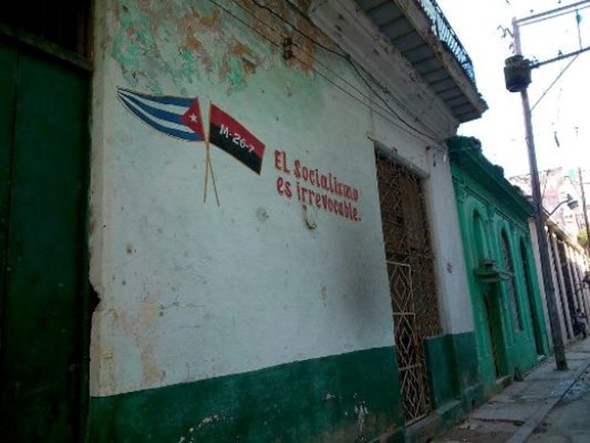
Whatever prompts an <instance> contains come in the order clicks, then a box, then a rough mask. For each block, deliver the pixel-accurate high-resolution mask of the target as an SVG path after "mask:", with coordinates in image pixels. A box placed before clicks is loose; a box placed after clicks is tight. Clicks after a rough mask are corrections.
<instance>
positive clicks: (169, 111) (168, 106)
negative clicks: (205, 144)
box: [117, 88, 205, 142]
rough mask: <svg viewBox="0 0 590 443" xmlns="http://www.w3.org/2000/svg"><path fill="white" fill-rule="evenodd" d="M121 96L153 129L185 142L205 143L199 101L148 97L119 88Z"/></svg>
mask: <svg viewBox="0 0 590 443" xmlns="http://www.w3.org/2000/svg"><path fill="white" fill-rule="evenodd" d="M117 96H118V97H119V99H120V100H121V102H122V103H123V104H124V105H125V107H126V108H127V109H128V110H129V111H131V112H132V113H133V114H135V116H136V117H138V118H139V119H140V120H141V121H143V122H144V123H146V124H147V125H149V126H151V127H152V128H154V129H157V130H158V131H160V132H162V133H164V134H166V135H169V136H171V137H176V138H179V139H182V140H187V141H193V142H198V141H203V140H205V131H204V129H203V120H202V118H201V108H200V106H199V100H198V99H197V98H183V97H173V96H168V95H162V96H158V95H148V94H142V93H140V92H135V91H131V90H129V89H124V88H117Z"/></svg>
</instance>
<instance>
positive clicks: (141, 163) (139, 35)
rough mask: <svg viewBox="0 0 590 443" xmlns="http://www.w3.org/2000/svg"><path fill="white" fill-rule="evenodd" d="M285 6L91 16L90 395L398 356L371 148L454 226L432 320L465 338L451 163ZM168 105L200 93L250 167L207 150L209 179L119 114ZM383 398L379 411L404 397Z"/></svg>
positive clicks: (115, 5) (119, 9)
mask: <svg viewBox="0 0 590 443" xmlns="http://www.w3.org/2000/svg"><path fill="white" fill-rule="evenodd" d="M285 5H286V3H283V2H276V4H274V3H273V8H275V10H276V11H278V14H279V15H280V16H282V19H279V18H278V17H277V15H275V14H272V13H270V12H269V10H267V9H265V8H263V7H259V6H256V4H255V3H254V2H243V3H242V2H234V1H220V2H219V3H218V2H210V1H202V2H188V1H182V0H173V1H169V2H162V3H157V2H141V1H133V0H119V1H116V0H110V1H106V2H104V3H103V4H101V5H99V6H98V8H97V13H96V17H97V29H96V33H97V44H96V48H95V50H96V60H97V63H96V71H95V80H94V102H93V161H92V185H91V187H92V202H91V206H92V220H91V239H90V243H91V281H92V285H93V286H94V288H95V289H96V291H97V293H98V295H99V298H100V304H99V305H98V308H97V310H96V312H95V314H94V317H93V331H92V349H91V353H92V364H91V395H92V396H94V397H103V396H112V395H115V394H122V393H130V392H135V391H140V390H145V389H149V388H159V387H163V386H169V385H175V384H179V383H189V382H196V381H199V380H207V379H211V378H214V377H222V376H227V375H231V374H241V373H246V372H249V371H255V370H260V369H263V368H269V367H272V366H277V365H281V364H285V363H293V362H297V361H306V360H310V359H317V358H321V357H327V356H335V355H340V354H346V353H355V352H359V351H365V350H371V349H383V348H390V349H391V351H390V353H389V355H391V356H392V357H391V358H392V359H393V356H394V350H393V345H394V343H393V324H392V312H391V304H390V298H389V286H388V277H387V269H386V266H385V261H384V251H383V238H382V229H381V220H380V210H379V201H378V193H377V183H376V173H375V157H374V149H375V146H374V140H376V141H379V142H380V143H382V144H383V145H384V146H385V147H386V149H389V150H391V151H392V152H394V151H395V152H396V155H398V156H399V157H400V158H401V159H403V161H404V162H405V164H407V165H410V166H411V167H412V168H414V169H415V170H417V171H418V172H419V173H420V174H421V175H422V176H423V177H424V178H425V180H426V183H427V186H428V192H429V194H430V196H429V201H430V202H431V203H432V208H431V209H430V215H431V217H432V218H433V220H434V221H435V220H437V219H439V218H443V219H444V218H445V217H447V219H448V216H449V215H450V217H451V218H450V223H451V224H450V225H449V226H441V227H439V228H436V229H434V231H433V232H434V235H435V249H436V251H437V252H440V253H444V258H443V261H442V263H443V264H442V265H439V269H437V271H438V274H439V275H438V279H439V282H443V283H444V284H443V285H442V287H441V288H440V291H439V293H440V296H441V297H442V298H443V299H446V301H445V302H444V303H443V304H442V309H443V316H445V320H444V323H445V327H446V328H447V330H449V331H453V332H461V331H466V330H471V329H472V323H471V320H470V319H469V318H467V316H463V317H460V316H458V315H456V314H453V315H451V314H449V313H450V312H451V311H452V310H453V309H454V306H455V303H457V304H456V306H457V307H459V308H460V309H463V306H464V305H465V303H466V301H467V303H468V294H467V289H466V285H465V282H464V281H463V280H461V279H459V277H457V276H456V275H457V274H455V273H454V272H455V270H458V269H461V267H462V266H463V265H462V260H463V258H462V255H461V253H460V251H459V248H458V246H456V245H458V244H459V242H458V227H457V225H456V218H457V217H456V214H455V212H454V208H453V206H452V205H451V204H450V202H451V197H452V188H451V184H450V183H451V182H450V173H449V168H448V164H447V163H446V162H447V160H446V156H444V155H443V154H444V152H443V151H440V149H441V147H440V146H438V147H437V148H436V149H437V150H439V151H440V152H439V154H438V157H437V158H434V159H433V152H434V151H433V150H432V149H431V147H432V146H433V143H435V141H432V140H425V139H424V137H420V136H417V135H416V134H415V133H413V132H412V131H409V130H408V128H405V127H404V126H403V125H401V124H391V121H392V120H395V119H396V117H395V115H393V114H392V113H391V112H387V109H384V108H383V106H380V107H379V109H377V105H376V102H375V101H374V98H373V99H369V98H371V97H372V94H374V91H373V90H371V89H370V88H368V87H367V83H366V82H367V80H368V78H364V79H363V78H361V77H360V76H362V75H363V74H362V73H359V71H357V70H355V69H354V68H353V67H352V66H351V64H350V62H349V61H348V60H347V59H346V57H342V56H339V55H337V54H335V53H334V52H332V51H336V52H338V51H339V50H338V49H337V47H336V46H334V45H333V44H332V43H331V42H330V41H329V40H328V39H327V38H326V37H325V36H324V35H323V34H321V33H320V32H319V31H318V30H317V29H316V28H315V27H314V26H313V25H312V24H311V22H309V21H307V20H306V19H305V18H303V16H302V14H301V13H300V12H297V10H296V9H294V8H292V7H287V6H285ZM293 27H297V28H298V29H299V30H300V31H294V30H293ZM303 34H305V36H303ZM285 35H286V36H290V37H291V38H292V39H293V40H292V42H293V45H292V46H289V47H288V48H287V49H286V50H287V52H285V49H283V47H282V42H283V40H282V39H283V37H284V36H285ZM312 39H313V41H312ZM322 47H323V48H322ZM288 51H292V53H293V54H292V55H293V56H292V57H291V56H290V55H289V53H288ZM285 54H286V55H287V57H286V58H285V57H284V55H285ZM118 88H124V89H125V90H128V91H132V92H121V93H120V94H119V95H118ZM133 93H138V94H140V95H135V96H132V99H129V94H131V95H133ZM125 94H127V95H125ZM141 94H144V95H143V96H142V95H141ZM147 96H149V97H147ZM162 96H172V97H176V98H181V99H194V98H198V100H199V104H200V110H201V117H202V121H203V122H204V130H205V132H207V133H208V132H210V128H209V122H210V120H211V119H212V115H211V112H210V109H211V108H210V106H211V104H213V105H214V106H217V107H219V108H220V109H222V110H223V111H225V112H226V113H227V114H229V115H230V116H231V118H233V119H235V120H236V121H238V122H239V123H240V124H241V125H243V127H245V128H246V129H247V130H248V131H249V132H250V133H251V134H252V135H253V136H248V137H246V136H244V134H242V136H243V137H242V139H247V142H248V143H250V142H251V141H252V140H254V137H255V139H257V140H258V141H259V142H260V143H262V144H264V146H265V148H264V154H263V156H262V164H261V167H260V173H259V174H257V173H256V172H255V171H254V170H252V169H250V168H249V167H247V166H246V165H245V164H244V163H242V162H240V161H238V160H237V159H236V158H235V157H233V156H231V155H228V153H227V152H224V151H223V150H222V149H220V148H219V147H217V146H214V145H211V146H210V158H211V164H212V168H213V172H214V175H209V176H208V178H206V175H207V174H206V152H207V147H206V146H207V144H206V142H205V141H185V140H181V139H178V138H174V137H172V136H170V135H167V134H165V133H163V132H162V131H161V128H160V130H158V129H157V128H154V124H153V121H155V120H152V124H150V121H149V120H148V122H147V124H146V122H145V121H142V120H141V119H140V118H138V116H137V115H135V114H134V113H133V112H131V111H132V109H133V104H132V105H130V104H129V103H135V104H136V108H135V109H137V106H140V105H139V104H138V103H140V102H141V103H143V105H145V106H156V107H157V106H160V105H159V104H158V105H154V101H153V100H157V98H158V97H162ZM125 97H127V98H125ZM154 97H156V98H154ZM133 100H135V101H133ZM386 100H387V98H386ZM146 103H147V105H146ZM183 103H184V102H183ZM160 104H161V103H160ZM166 106H167V104H164V105H163V107H164V108H166ZM388 106H390V107H392V109H395V110H396V112H397V113H399V115H402V116H403V115H404V110H403V109H402V108H400V107H399V105H397V104H396V103H394V102H391V103H389V104H388ZM145 109H148V108H147V107H144V110H145ZM166 109H170V108H166ZM377 111H378V112H377ZM145 112H147V113H148V114H150V112H153V111H150V110H148V111H145ZM150 115H151V114H150ZM158 115H159V116H160V117H161V116H162V115H163V114H158ZM195 115H196V114H195ZM162 118H164V119H165V118H167V117H162ZM225 121H226V122H227V121H228V120H225ZM234 128H237V126H234ZM241 130H242V129H240V131H241ZM443 130H446V128H445V129H441V131H443ZM221 134H222V136H223V130H222V131H221ZM234 135H235V134H234ZM234 135H232V130H231V128H230V129H229V134H228V135H227V136H225V138H226V140H225V141H226V142H227V143H230V144H231V140H232V139H234V138H235V137H234ZM222 138H223V137H222ZM248 143H246V144H248ZM238 146H239V144H238ZM244 146H245V145H244ZM245 149H246V150H248V148H245ZM257 149H258V148H257ZM238 150H239V148H238ZM258 152H260V150H258ZM213 178H214V179H215V180H214V181H213ZM429 180H432V182H430V181H429ZM206 183H207V184H206ZM213 183H215V185H216V191H217V195H218V198H219V204H217V201H216V195H215V192H214V191H215V189H214V186H213ZM339 184H340V185H339ZM205 188H207V193H206V195H207V199H206V202H205V201H204V198H203V196H204V193H205ZM310 191H311V192H310ZM437 193H441V194H440V197H441V198H442V200H441V201H438V197H437V195H438V194H437ZM334 202H335V203H334ZM449 233H450V235H449ZM453 238H454V239H453ZM458 275H460V274H458ZM451 297H452V298H451ZM359 355H360V354H359ZM371 363H372V362H371V361H367V362H366V365H367V368H369V367H370V365H371ZM347 364H348V363H347ZM354 367H355V368H357V367H359V365H358V363H355V366H354ZM356 370H357V369H355V371H356ZM371 370H375V371H382V370H386V371H395V365H394V363H393V360H392V361H391V362H390V364H389V366H385V367H383V368H382V369H379V368H378V367H374V368H373V369H371ZM355 374H356V373H355ZM326 376H328V375H326ZM357 382H358V380H357ZM367 382H368V380H367ZM275 388H276V387H275ZM275 388H273V389H274V390H275V391H276V389H275ZM391 388H392V392H391V393H390V395H388V397H390V398H391V397H393V396H395V395H396V394H397V392H399V391H396V389H398V387H397V385H396V382H395V381H394V382H392V385H391ZM372 389H373V390H374V391H375V394H376V395H377V394H382V392H379V390H380V389H381V388H380V387H379V386H374V387H373V388H372ZM326 395H328V397H327V400H326V401H328V400H330V399H331V398H336V396H337V395H338V393H330V392H328V393H327V394H326ZM332 395H333V396H334V397H330V396H332ZM350 397H351V400H350V401H351V402H353V403H352V404H353V406H354V411H353V410H352V409H351V410H350V411H349V412H346V415H348V414H349V413H350V414H351V415H354V417H356V418H355V420H356V419H357V418H358V420H359V423H361V425H360V426H361V428H362V426H363V424H362V423H364V418H363V417H364V416H365V415H366V414H367V411H366V410H364V409H363V408H364V406H363V399H362V398H359V396H358V395H357V394H354V395H352V393H351V395H350ZM109 407H110V406H109ZM387 407H388V408H390V409H391V408H393V406H392V405H388V406H387ZM373 425H374V423H373ZM105 432H106V431H105ZM310 432H311V431H310ZM105 435H107V434H105ZM303 435H307V434H302V436H303ZM107 438H109V437H105V439H107ZM306 438H307V437H306ZM308 441H311V440H308Z"/></svg>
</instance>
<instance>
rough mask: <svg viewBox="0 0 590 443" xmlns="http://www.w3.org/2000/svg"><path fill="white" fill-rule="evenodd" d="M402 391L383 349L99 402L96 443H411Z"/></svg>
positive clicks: (93, 421) (93, 409)
mask: <svg viewBox="0 0 590 443" xmlns="http://www.w3.org/2000/svg"><path fill="white" fill-rule="evenodd" d="M399 393H400V386H399V377H398V371H397V364H396V358H395V348H393V347H385V348H377V349H370V350H365V351H358V352H354V353H349V354H342V355H336V356H330V357H324V358H319V359H313V360H306V361H301V362H294V363H291V364H285V365H280V366H276V367H272V368H266V369H262V370H259V371H254V372H248V373H244V374H238V375H231V376H225V377H218V378H214V379H208V380H203V381H199V382H195V383H187V384H180V385H173V386H167V387H162V388H157V389H150V390H145V391H139V392H133V393H128V394H120V395H115V396H108V397H92V398H91V403H90V419H89V436H88V437H89V441H90V442H113V441H116V442H117V443H127V442H128V443H131V442H138V441H141V442H143V443H147V442H178V441H184V442H187V443H188V442H201V441H202V442H224V441H240V442H256V443H262V442H320V441H321V442H328V441H333V442H343V441H346V442H355V441H359V442H360V441H372V440H375V441H379V440H378V439H379V438H381V440H380V441H386V442H390V443H403V442H404V440H405V437H404V431H403V424H404V418H403V416H404V415H403V410H402V405H401V402H400V395H399ZM183 438H184V440H183ZM376 439H377V440H376Z"/></svg>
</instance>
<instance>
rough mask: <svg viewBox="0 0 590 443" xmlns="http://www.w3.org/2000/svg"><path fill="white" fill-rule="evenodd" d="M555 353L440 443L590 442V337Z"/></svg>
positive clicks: (447, 434) (437, 442)
mask: <svg viewBox="0 0 590 443" xmlns="http://www.w3.org/2000/svg"><path fill="white" fill-rule="evenodd" d="M566 359H567V364H568V370H567V371H557V370H556V369H555V360H554V359H553V357H551V358H548V359H546V360H545V361H544V362H543V363H542V364H541V365H539V366H538V367H537V368H536V369H534V370H533V371H531V372H530V373H528V374H527V375H526V376H525V378H524V380H523V381H515V382H513V383H512V384H511V385H510V386H508V387H507V388H506V389H504V390H503V391H502V392H500V393H499V394H498V395H496V396H494V397H492V398H491V399H490V400H489V401H488V402H486V403H484V404H483V405H482V406H480V407H479V408H477V409H476V410H474V411H473V412H472V413H471V414H470V415H469V417H468V418H467V420H465V422H463V423H461V424H459V425H457V426H455V427H454V428H452V429H451V430H450V431H449V432H447V433H446V434H444V435H442V436H440V437H438V438H437V439H436V440H434V442H435V443H524V442H527V443H565V442H567V443H582V442H583V443H590V339H585V340H578V341H576V342H574V343H573V344H571V345H570V346H569V347H568V348H567V350H566Z"/></svg>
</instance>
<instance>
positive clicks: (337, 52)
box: [232, 0, 438, 142]
mask: <svg viewBox="0 0 590 443" xmlns="http://www.w3.org/2000/svg"><path fill="white" fill-rule="evenodd" d="M232 1H233V2H234V3H235V4H236V5H238V6H239V7H241V8H242V9H244V10H245V11H246V12H248V13H250V11H248V10H247V9H245V8H244V7H243V6H242V5H241V4H239V3H238V2H237V1H236V0H232ZM287 1H288V3H289V4H290V5H291V6H292V7H293V8H294V9H295V10H296V11H297V12H298V14H299V15H301V16H302V17H304V18H305V20H306V21H308V22H309V23H310V24H312V25H313V26H315V24H314V23H313V22H312V21H311V20H310V19H309V17H308V16H307V15H306V14H305V13H304V12H303V11H301V9H299V7H298V6H297V5H295V4H293V3H292V2H291V1H289V0H287ZM252 2H253V3H254V4H255V5H257V6H258V7H260V8H262V9H265V10H267V11H269V12H270V13H271V14H272V15H274V16H275V17H277V18H278V19H279V20H281V21H282V22H284V23H286V24H287V25H289V26H290V27H291V28H292V29H293V30H294V31H296V32H297V33H298V34H300V35H301V36H303V37H304V38H306V39H308V40H309V41H310V42H311V43H313V44H314V45H316V46H318V47H320V48H322V49H324V50H325V51H327V52H330V53H332V54H334V55H337V56H338V57H341V58H342V59H344V60H345V61H346V62H348V63H349V64H350V65H351V67H352V68H353V69H354V71H355V72H356V74H357V75H358V76H359V78H360V79H361V80H362V81H363V82H364V83H365V85H366V86H367V87H368V88H369V89H370V90H371V92H372V93H373V94H374V95H375V96H377V98H378V99H379V100H380V101H381V102H382V103H383V105H384V106H385V107H386V108H387V110H388V111H389V112H391V113H392V114H393V115H394V116H395V117H396V118H397V119H399V120H400V121H401V122H402V123H403V124H404V125H406V126H407V127H408V128H409V129H411V130H413V131H415V132H417V133H418V134H420V135H423V136H424V137H427V138H429V139H431V140H433V141H436V142H438V140H437V139H436V138H435V137H434V136H433V135H432V134H427V133H425V132H424V131H421V130H420V129H418V128H416V127H415V126H413V125H411V124H410V123H408V122H407V121H406V120H404V118H403V117H402V116H401V115H400V114H399V113H398V112H396V111H395V109H393V108H392V107H391V106H390V105H389V103H387V101H386V100H385V99H384V98H383V97H382V96H381V95H380V94H379V93H378V92H377V91H376V90H375V89H374V88H373V86H372V85H371V84H370V83H369V82H368V81H367V79H366V78H365V76H363V74H362V73H361V72H360V70H359V67H358V66H357V65H356V64H355V63H354V61H353V60H352V59H351V57H350V55H348V54H346V53H343V52H339V51H335V50H333V49H331V48H329V47H328V46H326V45H324V44H322V43H321V42H319V41H318V40H317V39H315V38H313V37H310V36H309V35H308V34H306V33H305V32H303V31H301V30H300V29H299V28H298V27H297V26H296V25H294V24H293V23H291V22H290V21H289V20H287V19H286V18H284V17H282V16H281V15H280V14H278V13H277V12H275V11H274V10H272V9H271V8H269V7H268V6H266V5H264V4H261V3H259V2H258V1H257V0H252ZM250 14H251V13H250ZM252 15H253V16H254V18H256V19H257V20H260V19H259V18H258V17H257V16H256V15H254V14H252ZM260 21H261V20H260ZM262 23H264V24H265V25H267V26H268V27H269V28H271V29H272V30H273V31H275V32H279V31H277V30H276V29H274V28H272V27H271V26H270V25H269V24H268V23H266V22H262ZM294 45H295V46H296V47H298V48H299V49H300V50H301V51H302V52H304V53H306V54H307V55H309V56H310V57H311V58H313V59H314V60H315V61H316V62H317V63H318V64H320V65H321V66H322V67H324V68H325V69H326V70H327V71H330V69H329V68H328V67H327V66H326V65H325V64H323V63H322V62H321V61H320V60H318V59H317V58H316V57H315V56H314V55H313V54H311V53H309V52H306V51H305V49H304V48H302V47H301V46H299V45H297V44H296V43H294ZM361 69H362V70H363V71H364V72H365V75H367V76H369V77H370V78H371V79H372V80H373V81H374V82H375V83H378V82H376V81H375V79H374V77H373V76H372V75H371V74H370V73H369V72H367V71H366V70H365V69H364V68H362V67H361ZM331 74H334V75H337V74H336V73H334V72H331ZM340 79H341V80H343V81H344V82H345V83H347V84H348V86H350V87H352V88H354V89H355V90H356V91H357V92H359V93H361V94H362V91H359V90H358V89H357V88H356V87H355V86H354V85H352V84H350V83H349V82H347V81H346V80H344V79H342V78H341V77H340ZM381 89H382V90H383V92H385V93H386V94H388V95H389V96H390V97H391V98H394V97H393V96H392V95H391V94H390V93H389V91H387V90H386V89H385V88H383V87H381ZM365 98H369V97H366V96H365ZM398 105H400V106H401V107H404V106H403V104H401V103H399V102H398ZM404 108H405V107H404ZM405 111H406V112H409V111H408V110H407V109H405Z"/></svg>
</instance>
